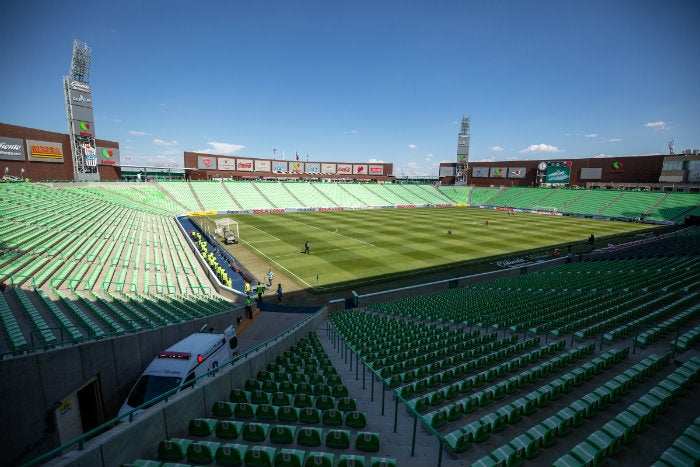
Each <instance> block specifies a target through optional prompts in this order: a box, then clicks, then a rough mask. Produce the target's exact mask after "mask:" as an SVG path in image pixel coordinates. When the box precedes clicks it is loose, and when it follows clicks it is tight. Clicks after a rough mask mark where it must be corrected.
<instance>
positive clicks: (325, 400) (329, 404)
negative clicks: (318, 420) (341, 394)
mask: <svg viewBox="0 0 700 467" xmlns="http://www.w3.org/2000/svg"><path fill="white" fill-rule="evenodd" d="M314 406H315V407H316V408H317V409H318V410H328V409H333V408H335V400H334V399H333V398H332V397H330V396H326V395H323V396H316V397H315V398H314Z"/></svg>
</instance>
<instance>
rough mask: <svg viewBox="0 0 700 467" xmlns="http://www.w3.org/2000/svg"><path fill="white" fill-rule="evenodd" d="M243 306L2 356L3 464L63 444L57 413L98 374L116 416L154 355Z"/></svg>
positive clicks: (107, 409) (106, 404) (220, 326)
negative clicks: (133, 331) (137, 330)
mask: <svg viewBox="0 0 700 467" xmlns="http://www.w3.org/2000/svg"><path fill="white" fill-rule="evenodd" d="M242 315H243V309H242V308H236V309H234V310H231V311H228V312H225V313H220V314H218V315H215V316H210V317H207V318H200V319H197V320H194V321H188V322H185V323H180V324H174V325H171V326H165V327H160V328H157V329H152V330H149V331H143V332H140V333H136V334H129V335H126V336H121V337H117V338H114V339H105V340H101V341H93V342H86V343H84V344H80V345H76V346H73V347H64V348H60V349H55V350H51V351H48V352H44V353H39V354H32V355H27V356H22V357H16V358H10V359H7V360H3V361H0V400H2V401H3V403H2V404H0V420H2V421H3V422H2V423H3V426H4V427H5V429H3V436H0V452H2V453H3V454H2V456H1V458H0V466H5V465H16V464H17V463H18V462H24V461H28V460H30V459H32V458H34V457H36V456H37V455H39V454H40V453H43V452H47V451H50V450H51V449H53V448H56V447H58V446H59V440H58V434H57V432H56V430H55V427H54V418H53V412H54V410H55V409H56V407H58V404H60V402H61V401H62V400H64V399H65V398H66V397H67V396H68V395H70V394H71V393H73V392H75V391H76V390H77V389H79V388H81V387H82V386H83V385H84V384H85V383H86V382H88V381H90V380H91V379H92V378H95V377H96V378H97V379H98V382H99V387H100V390H101V397H102V404H103V409H104V417H105V421H106V420H109V419H110V418H113V417H115V416H116V414H117V412H118V410H119V407H120V406H121V404H122V403H123V402H124V399H125V398H126V396H127V394H128V392H129V390H130V389H131V386H132V385H133V384H134V382H135V381H136V378H138V376H139V375H140V374H141V372H142V371H143V370H144V368H145V367H146V366H147V365H148V364H149V363H150V362H151V360H153V358H154V356H155V355H156V354H157V353H158V352H159V351H161V350H163V349H164V348H166V347H168V346H170V345H172V344H174V343H175V342H177V341H179V340H180V339H182V338H184V337H186V336H188V335H190V334H192V333H193V332H196V331H198V330H199V329H200V328H201V327H202V326H203V325H205V324H206V325H207V326H209V327H211V326H213V327H214V329H216V330H217V331H223V330H224V329H225V328H226V327H227V326H229V325H230V324H234V325H235V324H236V317H237V316H242Z"/></svg>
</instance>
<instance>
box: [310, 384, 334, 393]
mask: <svg viewBox="0 0 700 467" xmlns="http://www.w3.org/2000/svg"><path fill="white" fill-rule="evenodd" d="M331 395H333V392H332V390H331V387H330V386H329V385H327V384H326V383H318V384H315V385H314V396H331Z"/></svg>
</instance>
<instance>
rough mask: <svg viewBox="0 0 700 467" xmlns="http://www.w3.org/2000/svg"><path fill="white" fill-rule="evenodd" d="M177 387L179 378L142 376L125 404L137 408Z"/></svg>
mask: <svg viewBox="0 0 700 467" xmlns="http://www.w3.org/2000/svg"><path fill="white" fill-rule="evenodd" d="M179 385H180V378H176V377H174V376H167V377H166V376H151V375H143V376H141V377H140V378H139V380H138V381H137V382H136V385H135V386H134V389H133V390H132V391H131V394H129V399H128V400H127V404H129V406H130V407H138V406H139V405H141V404H143V403H144V402H147V401H150V400H151V399H155V398H156V397H158V396H160V395H161V394H164V393H166V392H168V391H170V390H171V389H174V388H176V387H178V386H179Z"/></svg>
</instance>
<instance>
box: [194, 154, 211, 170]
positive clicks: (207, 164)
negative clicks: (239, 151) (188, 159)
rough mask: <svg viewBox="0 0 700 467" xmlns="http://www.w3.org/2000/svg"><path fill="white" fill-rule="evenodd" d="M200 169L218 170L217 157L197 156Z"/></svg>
mask: <svg viewBox="0 0 700 467" xmlns="http://www.w3.org/2000/svg"><path fill="white" fill-rule="evenodd" d="M197 168H198V169H216V157H212V156H197Z"/></svg>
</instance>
